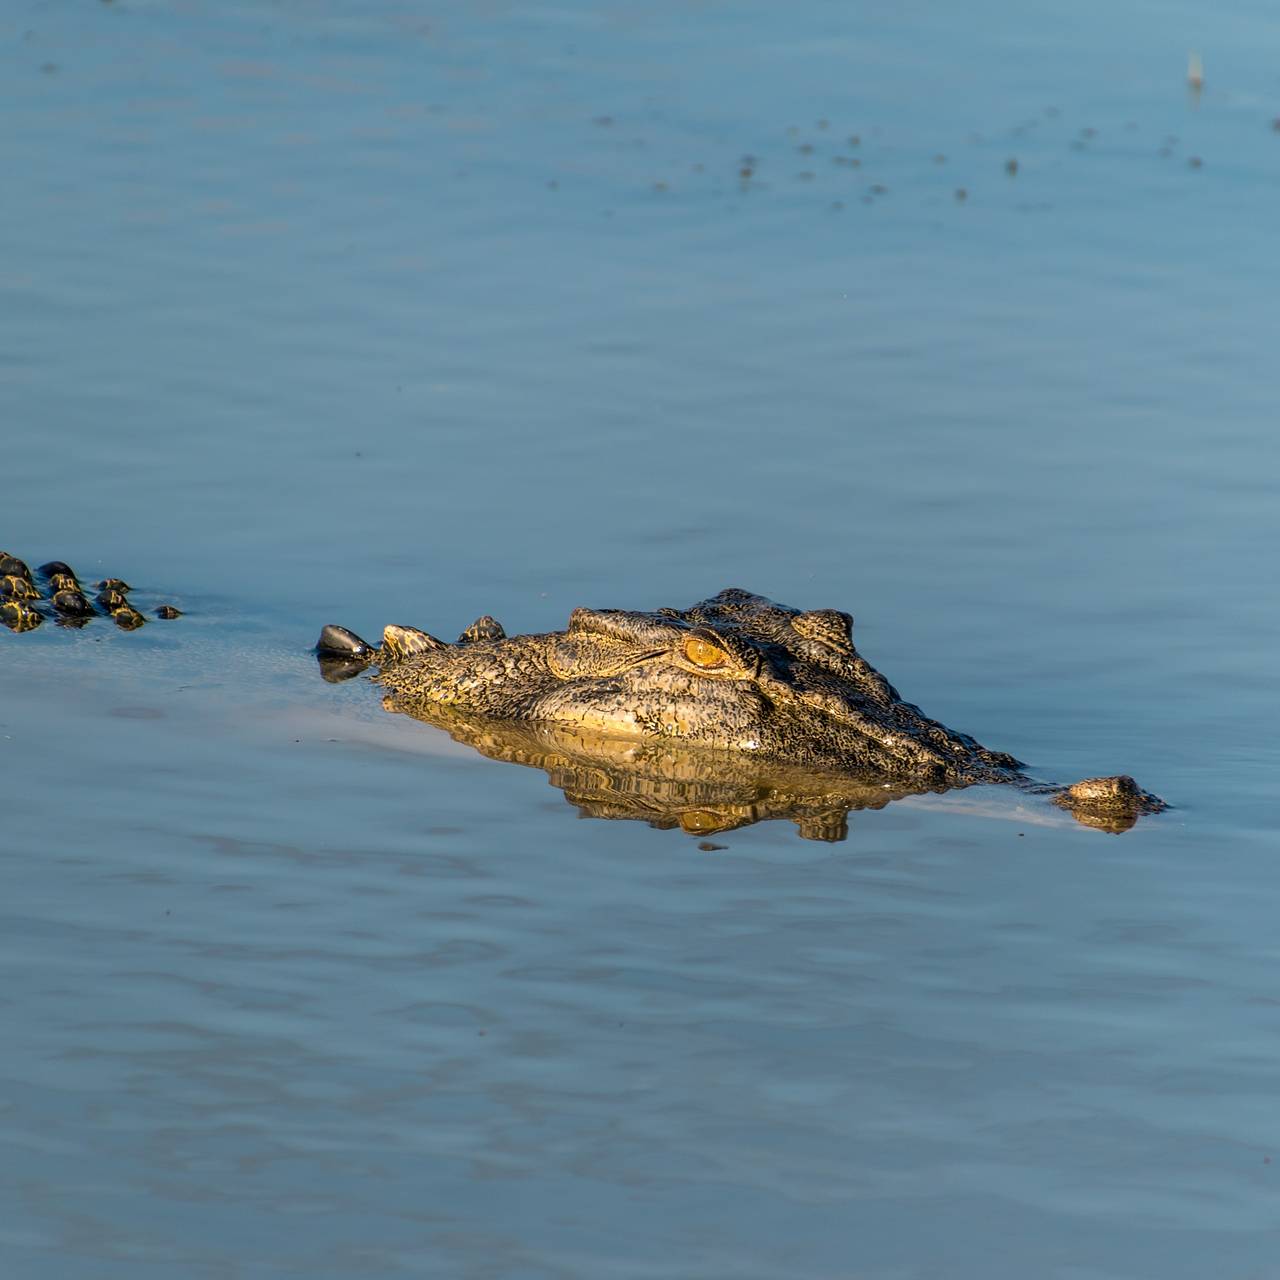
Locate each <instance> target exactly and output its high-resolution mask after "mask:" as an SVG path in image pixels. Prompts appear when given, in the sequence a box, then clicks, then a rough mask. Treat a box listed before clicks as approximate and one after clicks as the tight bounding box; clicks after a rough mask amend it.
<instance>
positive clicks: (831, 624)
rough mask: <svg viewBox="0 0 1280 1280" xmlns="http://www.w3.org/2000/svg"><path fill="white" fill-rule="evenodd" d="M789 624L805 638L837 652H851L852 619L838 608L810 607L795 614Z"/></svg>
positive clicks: (852, 650)
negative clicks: (805, 611)
mask: <svg viewBox="0 0 1280 1280" xmlns="http://www.w3.org/2000/svg"><path fill="white" fill-rule="evenodd" d="M791 625H792V626H793V627H794V628H795V629H796V630H797V631H798V632H799V633H800V634H801V635H802V636H804V637H805V639H806V640H816V641H817V642H818V644H821V645H825V646H826V647H827V648H828V649H834V650H835V651H836V652H837V653H850V654H851V653H853V652H854V649H853V619H852V618H851V617H850V616H849V615H848V614H847V613H843V612H842V611H841V610H839V609H811V610H810V611H809V612H808V613H800V614H797V615H796V616H795V617H794V618H792V619H791Z"/></svg>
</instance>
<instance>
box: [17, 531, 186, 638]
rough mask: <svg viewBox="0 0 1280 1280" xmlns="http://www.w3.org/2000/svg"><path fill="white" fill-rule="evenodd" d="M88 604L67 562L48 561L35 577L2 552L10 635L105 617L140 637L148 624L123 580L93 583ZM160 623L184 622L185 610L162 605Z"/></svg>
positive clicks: (157, 609) (21, 562)
mask: <svg viewBox="0 0 1280 1280" xmlns="http://www.w3.org/2000/svg"><path fill="white" fill-rule="evenodd" d="M92 589H93V590H95V591H96V592H97V594H96V595H95V596H94V598H93V600H92V601H90V599H89V596H88V592H87V590H86V588H85V587H84V585H83V584H82V583H81V581H80V578H79V577H78V576H77V574H76V572H75V570H74V569H72V568H71V566H70V565H69V564H67V563H66V561H65V560H50V561H49V562H48V563H47V564H42V565H41V566H40V567H39V569H38V570H36V572H35V573H32V571H31V570H30V569H29V568H28V567H27V565H26V563H25V561H22V560H19V559H18V557H17V556H12V555H10V554H9V553H8V552H7V551H0V622H2V623H3V624H4V625H5V626H6V627H8V628H9V630H10V631H19V632H21V631H34V630H35V629H36V627H38V626H40V624H41V623H42V622H44V620H45V619H46V618H47V617H52V618H53V619H54V620H55V621H56V622H57V624H58V626H60V627H83V626H85V625H86V624H87V623H89V622H90V621H91V620H92V619H94V618H96V617H98V616H100V615H104V614H105V615H106V616H107V617H109V618H111V619H112V621H113V622H114V623H115V624H116V626H117V627H119V628H120V629H121V630H122V631H136V630H137V629H138V628H139V627H140V626H142V625H143V624H144V623H145V622H146V618H145V617H144V616H143V614H142V612H141V611H140V610H138V609H136V608H135V607H134V605H133V604H132V603H131V602H130V600H129V592H130V591H132V590H133V588H132V587H131V586H130V585H129V584H128V583H127V582H125V581H124V579H123V578H103V579H101V580H99V581H98V582H96V583H94V585H93V588H92ZM153 612H154V613H155V616H156V617H157V618H166V619H168V618H180V617H181V616H182V610H180V609H178V608H177V607H175V606H174V605H171V604H162V605H159V606H158V607H157V608H156V609H155V610H154V611H153Z"/></svg>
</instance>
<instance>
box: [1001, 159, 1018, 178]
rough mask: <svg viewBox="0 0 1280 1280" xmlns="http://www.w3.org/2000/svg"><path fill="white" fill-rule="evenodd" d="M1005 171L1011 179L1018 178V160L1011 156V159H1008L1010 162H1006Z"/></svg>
mask: <svg viewBox="0 0 1280 1280" xmlns="http://www.w3.org/2000/svg"><path fill="white" fill-rule="evenodd" d="M1004 171H1005V173H1007V174H1008V175H1009V177H1011V178H1013V177H1016V176H1017V173H1018V162H1017V160H1016V159H1014V157H1012V156H1010V157H1009V159H1008V160H1006V161H1005V162H1004Z"/></svg>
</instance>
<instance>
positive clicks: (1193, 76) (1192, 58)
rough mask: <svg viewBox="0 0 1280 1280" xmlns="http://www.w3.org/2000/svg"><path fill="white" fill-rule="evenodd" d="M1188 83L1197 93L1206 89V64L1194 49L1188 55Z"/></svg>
mask: <svg viewBox="0 0 1280 1280" xmlns="http://www.w3.org/2000/svg"><path fill="white" fill-rule="evenodd" d="M1187 83H1188V84H1189V85H1190V86H1191V87H1192V88H1193V89H1195V90H1197V91H1199V90H1200V89H1203V88H1204V62H1203V61H1201V58H1200V55H1199V54H1198V53H1196V51H1195V50H1194V49H1193V50H1192V51H1191V52H1190V53H1189V54H1187Z"/></svg>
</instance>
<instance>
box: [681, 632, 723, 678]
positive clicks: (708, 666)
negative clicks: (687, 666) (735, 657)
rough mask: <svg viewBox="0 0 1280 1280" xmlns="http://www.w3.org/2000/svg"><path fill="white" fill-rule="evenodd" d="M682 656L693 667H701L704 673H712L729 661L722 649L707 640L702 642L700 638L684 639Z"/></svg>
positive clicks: (690, 637)
mask: <svg viewBox="0 0 1280 1280" xmlns="http://www.w3.org/2000/svg"><path fill="white" fill-rule="evenodd" d="M684 656H685V657H686V658H688V659H689V661H690V662H692V663H693V665H694V666H695V667H701V668H702V669H703V670H704V671H713V670H714V669H715V668H716V667H723V666H724V665H725V664H726V663H727V662H728V661H729V655H728V654H727V653H725V651H724V650H723V649H721V648H718V647H717V646H716V645H714V644H712V643H711V642H710V641H709V640H703V639H702V638H701V637H700V636H687V637H686V638H685V642H684Z"/></svg>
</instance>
